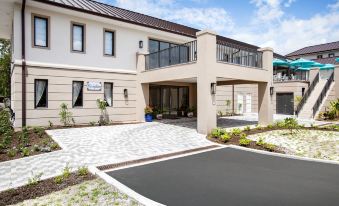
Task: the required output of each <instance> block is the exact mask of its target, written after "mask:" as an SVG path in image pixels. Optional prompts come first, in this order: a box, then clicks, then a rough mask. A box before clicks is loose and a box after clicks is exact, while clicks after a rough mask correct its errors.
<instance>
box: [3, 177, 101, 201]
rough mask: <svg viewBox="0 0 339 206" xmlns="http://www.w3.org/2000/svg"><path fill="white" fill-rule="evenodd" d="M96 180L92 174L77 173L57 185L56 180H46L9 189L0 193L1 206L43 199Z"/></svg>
mask: <svg viewBox="0 0 339 206" xmlns="http://www.w3.org/2000/svg"><path fill="white" fill-rule="evenodd" d="M92 179H95V176H93V175H91V174H89V173H88V174H87V175H83V176H81V175H78V174H76V173H72V174H70V176H69V177H68V178H66V179H65V180H64V181H63V182H62V183H60V184H57V183H55V179H54V178H50V179H46V180H42V181H39V182H37V183H36V184H33V185H25V186H22V187H18V188H15V189H9V190H6V191H3V192H0V206H2V205H10V204H16V203H19V202H22V201H24V200H28V199H34V198H37V197H41V196H44V195H47V194H50V193H52V192H55V191H59V190H62V189H64V188H67V187H69V186H72V185H77V184H79V183H82V182H84V181H86V180H92Z"/></svg>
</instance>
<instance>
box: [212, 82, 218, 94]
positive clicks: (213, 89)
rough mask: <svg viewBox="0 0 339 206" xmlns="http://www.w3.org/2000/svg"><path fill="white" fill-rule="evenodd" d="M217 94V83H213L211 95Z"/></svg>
mask: <svg viewBox="0 0 339 206" xmlns="http://www.w3.org/2000/svg"><path fill="white" fill-rule="evenodd" d="M216 93H217V83H215V82H213V83H211V94H216Z"/></svg>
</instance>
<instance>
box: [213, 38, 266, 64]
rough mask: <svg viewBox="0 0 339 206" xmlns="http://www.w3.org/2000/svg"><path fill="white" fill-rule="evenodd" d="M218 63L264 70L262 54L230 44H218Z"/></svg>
mask: <svg viewBox="0 0 339 206" xmlns="http://www.w3.org/2000/svg"><path fill="white" fill-rule="evenodd" d="M217 61H221V62H227V63H232V64H238V65H242V66H248V67H256V68H262V52H260V51H257V50H253V49H246V48H240V47H237V46H236V45H232V44H230V43H225V42H222V43H221V42H218V43H217Z"/></svg>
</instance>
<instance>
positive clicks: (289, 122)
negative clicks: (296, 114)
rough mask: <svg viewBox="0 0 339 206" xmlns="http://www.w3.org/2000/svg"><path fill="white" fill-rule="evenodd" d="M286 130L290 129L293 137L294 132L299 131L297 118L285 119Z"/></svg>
mask: <svg viewBox="0 0 339 206" xmlns="http://www.w3.org/2000/svg"><path fill="white" fill-rule="evenodd" d="M284 128H285V129H288V130H289V131H290V134H291V135H292V134H293V133H294V130H297V129H299V128H300V126H299V124H298V121H297V120H296V119H295V118H292V117H288V118H285V119H284Z"/></svg>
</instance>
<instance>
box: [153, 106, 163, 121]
mask: <svg viewBox="0 0 339 206" xmlns="http://www.w3.org/2000/svg"><path fill="white" fill-rule="evenodd" d="M153 114H154V116H155V117H156V118H157V119H158V120H162V112H161V109H159V108H157V107H155V108H154V109H153Z"/></svg>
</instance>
